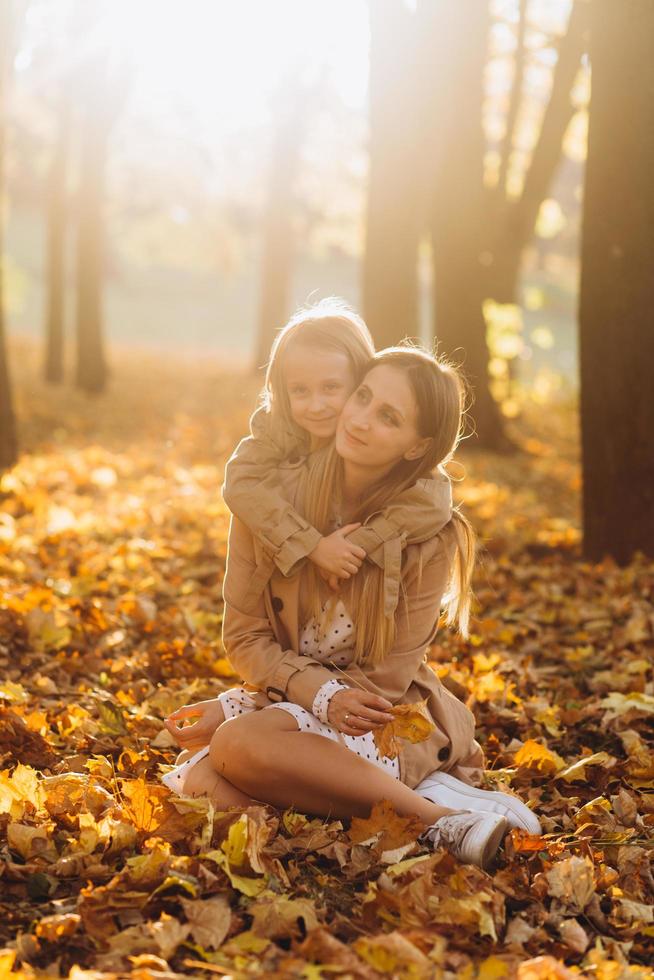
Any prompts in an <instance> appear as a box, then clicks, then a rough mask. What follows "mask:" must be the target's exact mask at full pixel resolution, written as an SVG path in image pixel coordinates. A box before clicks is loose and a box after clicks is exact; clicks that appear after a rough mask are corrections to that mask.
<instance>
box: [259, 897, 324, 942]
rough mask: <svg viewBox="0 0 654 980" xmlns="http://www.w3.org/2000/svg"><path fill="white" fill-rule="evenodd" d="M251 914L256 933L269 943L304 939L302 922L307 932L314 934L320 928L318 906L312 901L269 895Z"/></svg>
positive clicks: (260, 900)
mask: <svg viewBox="0 0 654 980" xmlns="http://www.w3.org/2000/svg"><path fill="white" fill-rule="evenodd" d="M248 911H249V912H250V914H251V915H252V932H254V933H255V935H257V936H262V937H263V938H265V939H285V938H293V937H297V936H300V935H301V933H302V930H301V928H300V925H299V920H300V919H301V920H302V922H303V923H304V930H305V932H310V931H311V930H312V929H315V928H316V927H317V926H318V924H319V923H318V916H317V913H316V909H315V907H314V904H313V902H312V901H311V900H310V899H308V898H287V897H286V896H285V895H275V894H274V893H273V892H269V891H266V892H263V894H261V895H260V896H259V897H258V898H257V899H256V901H255V902H253V903H252V904H251V905H250V907H249V909H248Z"/></svg>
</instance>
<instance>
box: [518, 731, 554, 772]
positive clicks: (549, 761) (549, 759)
mask: <svg viewBox="0 0 654 980" xmlns="http://www.w3.org/2000/svg"><path fill="white" fill-rule="evenodd" d="M514 762H515V764H516V765H517V766H524V767H525V768H526V769H536V770H537V771H538V772H542V773H545V774H546V775H553V774H554V773H555V772H558V771H559V770H560V769H563V768H564V767H565V762H564V760H563V759H562V758H561V756H560V755H558V754H557V753H556V752H551V751H550V749H548V748H545V746H544V745H540V744H539V743H538V742H536V741H534V739H532V738H530V739H527V741H526V742H525V744H524V745H523V746H522V747H521V748H519V749H518V751H517V752H516V754H515V756H514Z"/></svg>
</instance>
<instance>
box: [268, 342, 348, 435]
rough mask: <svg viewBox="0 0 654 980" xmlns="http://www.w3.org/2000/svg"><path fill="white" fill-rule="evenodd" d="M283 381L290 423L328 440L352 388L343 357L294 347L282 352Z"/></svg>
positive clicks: (345, 357) (312, 349)
mask: <svg viewBox="0 0 654 980" xmlns="http://www.w3.org/2000/svg"><path fill="white" fill-rule="evenodd" d="M284 380H285V383H286V393H287V395H288V401H289V405H290V409H291V416H292V417H293V421H294V422H295V423H296V424H297V425H299V426H300V428H301V429H304V430H305V432H308V433H309V435H311V436H313V437H314V438H315V439H331V437H332V436H333V435H334V432H335V431H336V423H337V422H338V417H339V415H340V414H341V411H342V409H343V406H344V405H345V402H346V401H347V399H348V398H349V396H350V395H351V393H352V391H353V389H354V385H355V378H354V372H353V370H352V365H351V363H350V358H349V357H348V356H347V354H346V353H345V352H344V351H335V350H327V351H319V350H315V349H314V348H311V347H304V346H303V345H302V344H296V345H294V346H292V347H290V348H289V350H288V351H287V353H286V357H285V359H284Z"/></svg>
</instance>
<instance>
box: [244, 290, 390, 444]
mask: <svg viewBox="0 0 654 980" xmlns="http://www.w3.org/2000/svg"><path fill="white" fill-rule="evenodd" d="M299 345H302V346H303V347H310V348H311V349H312V350H317V351H321V352H324V351H337V352H339V353H343V354H346V355H347V357H348V358H349V361H350V365H351V367H352V373H353V377H354V380H355V383H356V384H358V382H359V379H360V378H361V376H362V374H363V372H364V370H365V369H366V366H367V365H368V363H369V362H370V358H371V357H372V356H373V355H374V353H375V345H374V344H373V342H372V337H371V336H370V332H369V330H368V327H367V326H366V324H365V322H364V321H363V319H362V318H361V317H360V316H359V314H358V313H355V312H354V310H353V309H351V307H349V306H348V304H347V303H346V302H345V301H344V300H342V299H339V298H338V297H337V296H329V297H327V298H326V299H322V300H320V301H319V302H318V303H314V304H313V305H311V306H304V307H302V308H301V309H299V310H298V311H297V312H296V313H294V314H293V316H292V317H291V319H290V320H289V321H288V323H287V324H286V325H285V326H284V327H282V329H281V330H280V331H279V333H278V334H277V336H276V337H275V340H274V343H273V345H272V348H271V351H270V359H269V361H268V366H267V369H266V380H265V385H264V389H263V392H262V394H261V403H262V404H263V406H264V407H265V408H266V410H267V411H268V412H270V415H271V420H272V421H273V424H274V425H279V426H281V427H283V429H285V430H286V431H290V432H293V433H294V434H295V435H296V436H297V437H298V439H299V440H300V441H306V440H307V434H306V433H305V432H304V431H303V430H302V429H301V428H300V427H299V426H298V425H297V424H296V423H295V422H294V421H293V418H292V416H291V409H290V403H289V399H288V393H287V390H286V382H285V378H284V370H285V364H284V362H285V360H286V355H287V353H288V351H289V350H290V349H291V348H292V347H295V346H299Z"/></svg>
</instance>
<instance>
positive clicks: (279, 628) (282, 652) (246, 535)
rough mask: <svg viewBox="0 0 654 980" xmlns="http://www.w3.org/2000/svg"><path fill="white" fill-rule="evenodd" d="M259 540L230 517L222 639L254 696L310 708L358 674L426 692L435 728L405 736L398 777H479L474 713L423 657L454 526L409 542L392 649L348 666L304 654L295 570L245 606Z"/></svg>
mask: <svg viewBox="0 0 654 980" xmlns="http://www.w3.org/2000/svg"><path fill="white" fill-rule="evenodd" d="M301 469H302V468H300V469H299V470H298V469H297V468H295V469H294V470H293V471H288V472H287V473H286V474H285V479H284V482H285V484H286V488H287V490H288V491H289V494H290V495H291V496H293V495H295V494H296V493H297V491H298V487H299V485H300V484H301V482H302V479H303V474H302V471H301ZM260 547H261V546H260V545H259V544H258V542H257V541H256V539H255V538H254V537H253V535H252V534H251V533H250V531H249V530H248V529H247V527H246V526H245V525H244V524H243V523H242V522H241V521H240V520H239V519H238V518H236V517H233V518H232V523H231V527H230V534H229V550H228V556H227V569H226V573H225V581H224V587H223V595H224V600H225V611H224V620H223V640H224V644H225V649H226V651H227V654H228V656H229V658H230V660H231V662H232V664H233V665H234V667H235V669H236V671H237V672H238V673H239V674H240V676H241V677H242V679H243V680H244V681H245V682H246V683H248V684H250V685H253V686H254V687H256V688H257V689H258V693H256V694H254V698H255V701H256V703H257V705H258V707H265V706H266V705H267V704H271V703H272V702H273V701H292V702H293V703H295V704H299V705H301V706H302V707H304V708H306V709H307V711H311V710H312V707H313V701H314V698H315V696H316V693H317V691H318V689H319V688H320V687H321V686H322V685H323V684H324V683H325V682H326V681H328V680H330V679H332V678H334V677H337V678H338V679H339V680H341V681H343V682H344V683H348V679H351V681H352V686H354V687H364V688H365V689H366V690H368V691H372V692H373V693H375V694H379V695H381V696H383V697H385V698H388V700H389V701H391V702H392V703H393V704H406V703H413V702H416V701H421V700H424V699H426V701H427V710H428V711H429V714H430V716H431V719H432V721H433V722H434V724H435V725H436V728H435V731H434V732H432V734H431V735H430V737H429V738H428V739H426V740H425V741H424V742H418V743H416V744H412V743H410V742H408V741H406V740H404V739H400V740H398V742H399V747H400V754H399V766H400V778H401V779H402V781H403V782H404V783H406V784H407V785H408V786H409V787H411V788H413V787H415V786H416V785H417V784H418V783H419V782H420V781H421V780H422V779H423V778H424V777H425V776H426V775H427V774H428V773H430V772H432V771H433V770H435V769H440V770H443V771H444V772H449V773H451V774H452V775H453V776H456V777H457V778H459V779H461V780H463V781H464V782H467V783H469V784H471V785H475V784H479V783H480V781H481V775H482V771H483V767H484V756H483V751H482V749H481V746H480V745H479V743H478V742H477V741H476V740H475V737H474V736H475V719H474V715H473V714H472V712H471V711H470V710H469V709H468V708H467V707H466V706H465V705H464V704H463V703H462V702H461V701H459V700H458V698H456V697H454V695H453V694H451V693H450V692H449V691H448V690H447V689H446V688H445V687H444V686H443V685H442V683H441V682H440V680H439V679H438V677H437V676H436V675H435V674H434V672H433V670H432V669H431V668H430V667H429V665H428V663H427V660H426V648H427V647H428V645H429V644H430V643H431V642H432V641H433V639H434V637H435V635H436V631H437V628H438V620H439V615H440V604H441V599H442V596H443V592H444V590H445V588H446V585H447V581H448V577H449V565H450V561H451V558H452V552H453V545H452V543H451V538H450V536H449V534H448V532H447V530H444V531H442V532H440V533H439V534H437V535H435V536H434V537H433V538H431V539H430V540H429V541H425V542H423V543H421V544H412V545H408V546H407V547H406V549H405V550H404V552H403V561H402V589H401V598H400V602H399V605H398V608H397V610H396V613H395V615H396V617H397V627H396V639H395V643H394V645H393V648H392V649H391V650H390V651H389V653H388V654H387V655H386V657H385V658H384V660H383V662H382V663H381V664H379V665H376V666H370V667H368V666H365V665H364V666H363V667H361V666H357V665H355V664H350V665H349V666H347V667H346V668H345V674H343V673H342V672H341V671H336V670H335V669H334V670H332V669H331V668H330V667H329V666H327V665H325V664H324V663H320V662H319V661H317V660H314V659H313V658H312V657H310V656H306V655H304V654H301V653H300V652H299V632H300V630H299V626H300V624H299V622H298V615H299V609H300V584H301V574H302V573H301V571H300V572H298V573H297V574H296V575H294V576H291V577H285V576H283V575H282V574H281V573H280V572H279V571H275V572H274V573H273V575H272V577H271V578H270V581H269V582H268V584H267V585H266V588H265V590H264V592H263V594H262V595H261V596H260V598H259V601H258V603H257V605H256V607H254V608H252V607H251V605H248V606H247V610H245V609H244V608H243V606H244V603H243V597H244V596H245V595H246V594H247V593H248V590H249V586H250V582H251V579H252V576H253V575H254V574H255V572H256V569H257V567H258V565H259V564H260V561H261V557H262V556H261V554H260ZM360 574H361V573H360ZM354 618H355V621H356V616H355V617H354Z"/></svg>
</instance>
